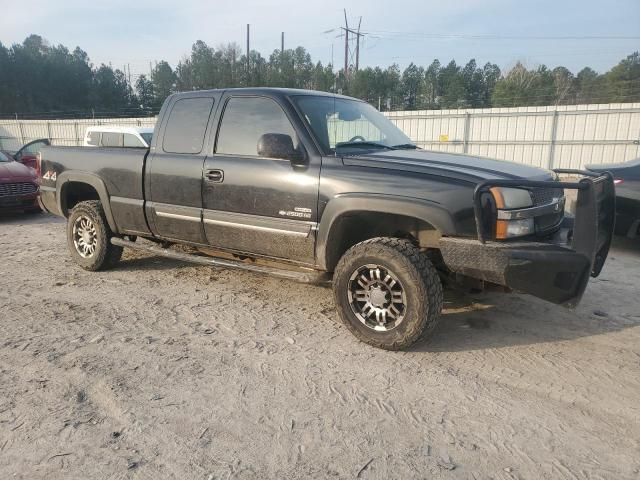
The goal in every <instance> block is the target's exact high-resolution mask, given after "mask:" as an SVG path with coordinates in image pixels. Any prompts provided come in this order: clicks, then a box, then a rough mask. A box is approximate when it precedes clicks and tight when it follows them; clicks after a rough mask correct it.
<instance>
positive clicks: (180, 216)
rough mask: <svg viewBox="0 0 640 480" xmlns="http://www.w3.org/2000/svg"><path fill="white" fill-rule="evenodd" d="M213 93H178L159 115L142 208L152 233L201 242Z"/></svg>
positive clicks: (213, 100)
mask: <svg viewBox="0 0 640 480" xmlns="http://www.w3.org/2000/svg"><path fill="white" fill-rule="evenodd" d="M215 100H216V98H215V96H213V95H206V94H202V95H201V96H200V95H198V96H193V97H190V96H187V97H180V98H178V99H177V100H174V101H172V102H171V103H170V104H169V105H168V106H167V111H166V113H165V114H164V115H162V116H161V118H162V119H163V120H162V125H160V128H159V129H158V130H159V131H157V139H156V140H155V141H154V146H153V147H152V149H151V151H150V154H149V161H148V165H147V173H146V178H145V194H146V198H147V203H146V212H147V218H148V219H149V220H150V226H151V228H152V230H153V233H154V234H156V235H158V236H161V237H165V238H168V239H175V240H183V241H189V242H195V243H202V244H206V240H205V237H204V232H203V228H202V166H203V163H204V160H205V158H206V156H207V148H206V144H205V137H206V132H207V125H208V124H209V117H210V115H211V111H212V109H213V106H214V103H215ZM165 118H166V119H165Z"/></svg>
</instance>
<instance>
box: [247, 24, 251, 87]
mask: <svg viewBox="0 0 640 480" xmlns="http://www.w3.org/2000/svg"><path fill="white" fill-rule="evenodd" d="M250 68H251V65H250V63H249V24H248V23H247V79H249V76H250V73H249V72H250Z"/></svg>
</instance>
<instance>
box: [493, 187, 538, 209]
mask: <svg viewBox="0 0 640 480" xmlns="http://www.w3.org/2000/svg"><path fill="white" fill-rule="evenodd" d="M491 193H492V194H493V198H494V199H495V200H496V206H497V207H498V208H500V209H510V208H527V207H533V200H531V193H529V190H523V189H522V188H500V187H493V188H492V189H491Z"/></svg>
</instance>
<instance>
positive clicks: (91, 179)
mask: <svg viewBox="0 0 640 480" xmlns="http://www.w3.org/2000/svg"><path fill="white" fill-rule="evenodd" d="M69 182H78V183H85V184H87V185H90V186H92V187H93V188H94V189H95V191H96V192H97V193H98V197H99V198H100V203H102V209H103V210H104V214H105V217H107V223H108V224H109V228H111V231H112V232H114V233H118V228H117V226H116V222H115V220H114V219H113V213H112V212H111V202H110V200H109V192H108V191H107V187H106V186H105V184H104V182H103V181H102V179H101V178H100V177H98V176H97V175H94V174H92V173H86V172H63V173H61V174H60V175H58V178H57V179H56V191H57V192H58V199H57V200H58V202H57V203H58V211H59V212H60V213H61V214H62V215H64V216H65V217H68V216H69V214H68V211H67V210H68V209H67V205H66V202H65V201H64V198H65V189H66V188H67V186H66V184H67V183H69Z"/></svg>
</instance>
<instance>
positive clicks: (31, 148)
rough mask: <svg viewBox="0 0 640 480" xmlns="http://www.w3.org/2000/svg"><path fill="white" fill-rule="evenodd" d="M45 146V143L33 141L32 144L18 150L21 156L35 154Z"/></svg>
mask: <svg viewBox="0 0 640 480" xmlns="http://www.w3.org/2000/svg"><path fill="white" fill-rule="evenodd" d="M45 145H47V142H46V141H34V142H33V143H31V144H29V145H25V146H24V147H22V148H21V149H20V150H19V153H20V154H21V155H25V154H31V155H33V154H36V153H38V152H39V151H40V149H41V148H42V147H44V146H45Z"/></svg>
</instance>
